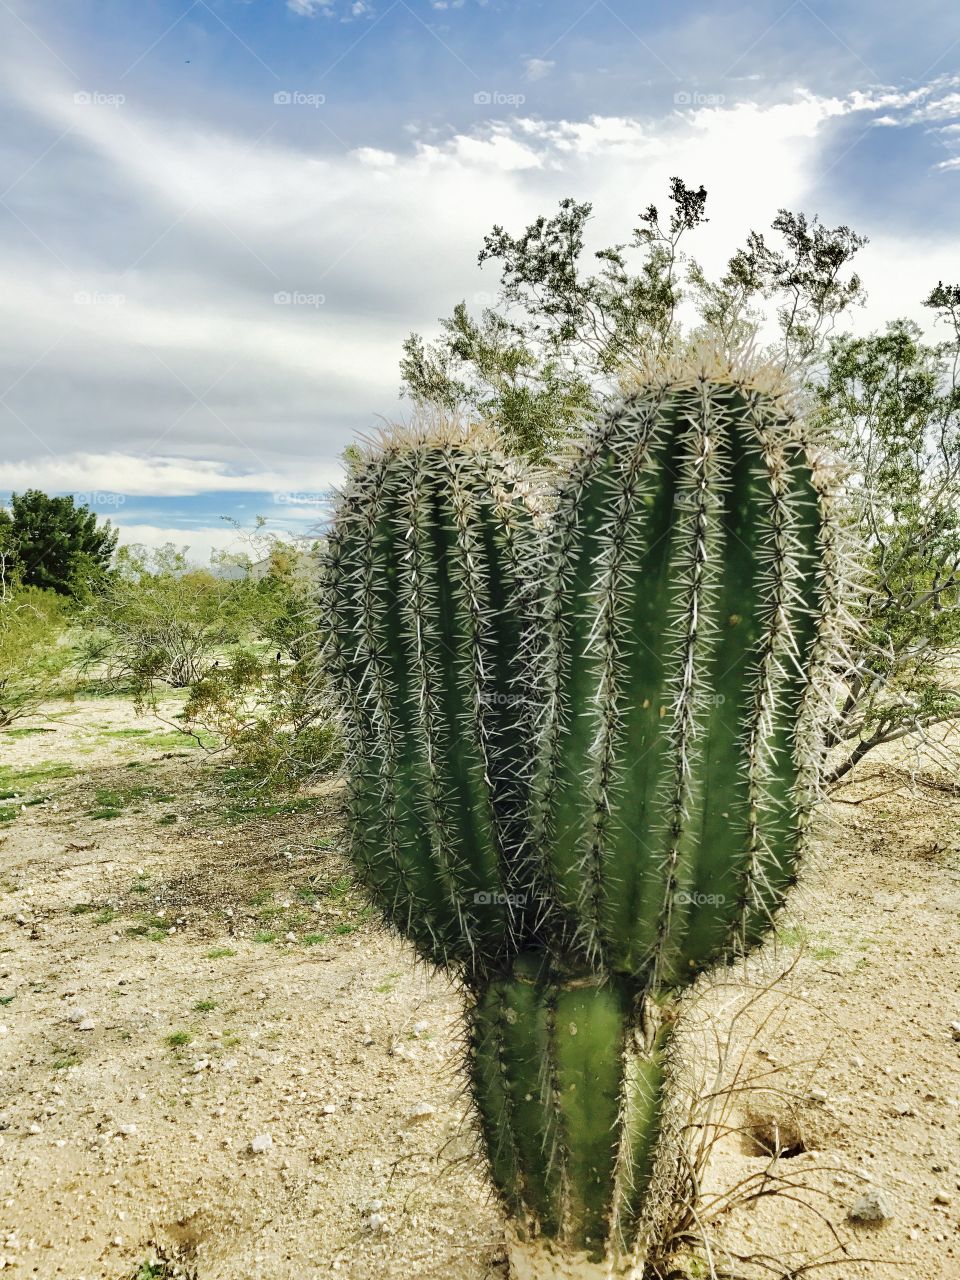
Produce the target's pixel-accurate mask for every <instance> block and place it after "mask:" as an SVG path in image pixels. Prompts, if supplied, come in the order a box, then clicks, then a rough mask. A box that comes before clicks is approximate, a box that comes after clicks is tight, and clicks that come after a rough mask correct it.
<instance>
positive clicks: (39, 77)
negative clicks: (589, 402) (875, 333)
mask: <svg viewBox="0 0 960 1280" xmlns="http://www.w3.org/2000/svg"><path fill="white" fill-rule="evenodd" d="M674 174H677V175H679V176H680V177H682V178H683V179H684V181H685V182H687V183H688V185H693V186H697V185H699V184H701V183H702V184H704V185H705V186H706V188H707V191H708V201H707V213H708V215H709V218H710V221H709V223H708V224H707V225H706V226H705V227H703V228H701V229H698V231H697V232H696V239H695V240H691V241H690V248H691V250H692V251H693V252H694V253H695V255H696V256H697V258H698V259H699V260H700V261H701V262H702V263H703V264H704V265H705V267H706V268H707V269H708V271H719V270H720V269H721V268H722V266H723V264H724V262H725V261H726V259H727V258H728V257H729V255H730V254H731V253H732V252H733V250H734V249H735V248H736V247H737V246H738V245H739V244H740V243H742V241H743V239H744V237H745V235H746V232H747V231H748V230H749V229H750V228H757V229H761V230H762V229H765V228H767V227H769V224H770V222H771V220H772V218H773V217H774V216H775V214H776V212H777V210H778V209H779V208H781V207H786V208H789V209H791V210H794V211H801V210H802V211H803V212H805V213H807V214H808V215H813V214H818V215H819V216H820V217H821V219H822V220H823V221H824V222H825V223H827V224H828V225H829V226H835V225H838V224H840V223H846V224H848V225H850V226H852V227H853V228H854V229H855V230H856V231H858V232H860V233H862V234H865V235H867V236H868V237H869V239H870V243H869V245H868V247H867V248H866V249H864V250H863V251H862V253H861V255H860V258H859V262H858V269H859V271H860V273H861V275H862V277H863V280H864V283H865V285H866V289H867V292H868V295H869V297H868V303H867V306H866V307H865V308H864V309H863V311H862V312H860V313H857V314H855V315H853V316H852V317H851V322H850V324H851V327H852V328H854V329H855V330H856V331H859V332H869V331H870V330H871V329H876V328H879V327H882V325H883V324H884V323H885V322H886V321H887V320H889V319H892V318H893V317H895V316H900V315H907V316H911V317H912V318H914V319H916V320H917V321H921V322H924V323H926V322H927V313H925V311H924V308H923V307H922V305H921V304H922V299H923V297H924V296H925V295H926V294H927V293H928V292H929V290H930V289H931V288H932V287H933V285H934V284H935V283H936V282H937V280H938V279H944V280H960V220H958V217H957V212H956V211H957V208H958V206H960V200H958V196H960V10H958V9H957V8H956V6H955V5H954V4H951V3H947V2H946V0H914V2H913V3H912V4H910V5H903V4H894V3H892V2H891V0H831V2H830V3H829V4H827V3H826V0H818V2H817V3H808V0H792V2H791V0H776V2H772V0H751V2H750V3H743V4H741V5H737V4H735V3H734V4H727V5H723V6H720V5H717V4H712V3H707V0H698V2H696V3H691V2H689V0H671V2H669V3H668V2H667V0H648V2H647V3H644V4H642V5H641V4H638V3H634V4H629V3H627V0H610V2H609V3H608V0H592V3H591V2H590V0H485V2H484V0H392V2H391V0H138V3H136V4H131V3H130V2H129V0H36V2H30V0H0V279H2V281H3V288H2V289H0V500H5V498H6V496H7V495H8V494H9V492H10V491H21V490H23V489H25V488H28V487H35V488H40V489H44V490H45V491H47V492H49V493H73V494H75V495H77V496H78V498H79V499H80V500H82V501H85V502H87V503H89V504H90V505H91V506H92V507H93V508H94V509H95V510H96V511H97V512H98V514H101V515H103V516H104V517H107V518H109V519H111V520H112V521H113V522H114V523H115V524H117V525H118V526H119V527H120V530H121V538H122V540H123V541H126V542H143V543H146V544H147V545H150V546H156V545H159V544H161V543H163V542H165V541H174V542H175V543H176V544H177V545H179V546H187V547H189V548H190V555H191V556H192V557H194V558H196V559H198V560H201V561H205V560H206V559H207V558H208V556H209V554H210V551H211V550H212V549H214V548H229V547H231V546H235V547H236V546H238V545H239V544H238V543H237V535H236V534H235V532H234V529H233V526H232V525H230V524H229V523H227V522H226V521H225V520H224V517H229V518H230V519H231V520H234V521H237V522H239V524H240V525H241V526H250V525H251V524H252V522H253V520H254V518H255V517H256V516H257V515H263V516H265V517H267V519H268V522H269V524H268V527H270V528H273V529H276V530H278V531H284V530H293V531H304V530H308V529H310V528H313V527H315V526H316V524H317V521H318V520H320V519H322V513H323V501H324V497H325V495H326V494H327V492H328V490H329V487H330V485H331V484H333V483H335V482H336V480H337V478H338V476H339V474H340V467H339V463H338V457H339V455H340V453H341V451H342V450H343V448H344V447H345V446H346V445H347V444H349V443H350V441H351V440H352V439H354V438H355V437H356V436H357V435H358V434H361V435H362V434H364V433H367V432H370V431H373V430H375V429H376V428H377V427H378V426H379V425H381V424H382V423H383V421H384V420H396V419H397V418H398V417H400V416H402V415H404V414H409V411H410V408H409V402H406V401H402V400H401V399H400V396H399V384H400V375H399V368H398V365H399V358H400V348H401V343H402V341H403V339H404V338H405V337H406V335H407V334H408V333H409V332H410V331H411V330H416V331H418V332H421V333H423V334H425V335H426V336H428V337H430V336H433V335H435V334H436V332H437V330H438V320H439V318H440V317H441V316H443V315H446V314H449V312H450V311H451V310H452V308H453V306H454V304H455V303H456V302H458V301H460V300H461V299H465V300H466V301H467V303H468V305H469V306H470V307H472V308H474V309H479V308H480V307H482V306H483V305H485V304H488V303H489V302H491V301H492V299H493V297H494V294H495V290H496V284H497V280H496V272H495V267H494V266H493V265H492V264H491V265H488V266H487V267H486V269H481V268H480V267H479V266H478V265H477V252H478V250H479V248H480V246H481V244H482V241H483V236H484V234H485V233H486V232H487V231H488V230H490V228H491V227H492V226H493V225H494V224H495V223H500V224H502V225H504V226H505V227H507V229H509V230H512V231H514V232H518V231H520V230H521V229H522V228H523V227H524V226H526V225H527V224H528V223H529V222H530V221H532V220H533V219H534V218H535V217H537V216H538V215H539V214H541V213H550V212H552V211H553V210H554V209H555V208H556V205H557V202H558V201H559V200H560V199H561V198H562V197H564V196H573V197H575V198H576V199H578V200H590V201H592V202H593V205H594V218H593V221H592V223H591V226H590V234H591V247H594V248H599V247H601V246H603V245H605V244H609V243H614V242H617V241H622V240H625V239H627V238H628V235H629V230H630V228H631V227H632V226H634V225H635V224H636V221H637V214H638V212H639V211H640V210H641V209H643V208H645V207H646V206H647V205H648V204H649V203H650V202H651V201H653V202H661V203H663V202H665V200H666V191H667V183H668V180H669V178H670V177H671V176H672V175H674Z"/></svg>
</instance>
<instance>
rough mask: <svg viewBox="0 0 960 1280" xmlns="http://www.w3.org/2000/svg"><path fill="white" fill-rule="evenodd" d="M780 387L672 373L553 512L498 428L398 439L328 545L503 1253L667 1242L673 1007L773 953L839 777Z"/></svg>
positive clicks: (337, 616) (372, 842)
mask: <svg viewBox="0 0 960 1280" xmlns="http://www.w3.org/2000/svg"><path fill="white" fill-rule="evenodd" d="M778 385H779V384H778V382H777V379H776V376H775V375H774V374H773V373H772V372H771V371H770V370H767V371H758V370H756V369H753V368H750V367H747V366H744V367H742V368H741V367H738V366H724V365H723V362H722V360H718V359H717V357H716V355H715V353H711V354H710V355H709V356H702V357H701V359H700V360H699V361H698V362H685V361H682V360H669V361H667V362H666V366H665V371H664V370H663V369H661V371H660V372H658V373H657V374H654V375H652V376H651V377H650V378H649V379H648V380H647V381H645V382H644V383H642V384H641V387H640V389H639V390H638V391H637V392H635V393H634V394H633V395H631V396H630V397H629V398H628V400H627V401H626V403H625V404H623V405H621V406H620V407H618V408H617V409H616V410H615V411H614V412H612V413H610V414H609V415H607V416H606V417H605V418H604V419H603V420H601V422H600V423H599V425H598V426H596V427H595V428H594V429H593V430H592V431H591V432H590V433H589V434H588V436H587V437H586V439H585V440H584V441H583V442H582V443H581V445H580V446H579V447H578V449H577V451H576V454H575V457H574V460H573V462H572V465H571V466H570V468H569V470H568V471H567V472H566V474H565V475H564V476H562V477H561V480H560V483H559V487H558V491H557V493H556V494H555V495H554V496H553V499H552V501H551V502H550V504H549V505H550V510H551V516H550V517H549V519H545V518H544V517H543V516H542V515H541V514H540V513H539V512H538V510H537V509H536V507H535V506H534V505H533V504H531V501H530V500H529V497H528V492H529V478H528V477H526V476H524V474H523V472H522V470H521V469H519V468H517V467H516V466H515V465H511V464H510V463H508V461H507V460H506V458H505V457H503V456H502V455H500V454H498V453H497V452H495V451H493V450H492V449H491V447H490V445H489V437H488V436H486V435H484V434H483V433H478V432H472V433H467V432H463V431H461V430H458V429H456V428H451V427H446V428H437V427H434V428H432V429H428V430H422V431H421V430H416V429H415V430H410V431H401V432H397V433H395V434H394V435H393V436H391V437H388V438H387V439H386V440H385V442H384V443H383V445H382V447H381V448H380V449H379V450H376V451H373V452H371V454H370V455H369V456H368V458H367V459H366V460H365V462H363V463H358V464H357V465H356V466H355V467H354V471H353V476H352V479H351V482H350V484H349V486H348V488H347V490H346V492H345V494H344V496H343V498H342V500H341V503H340V506H339V509H338V512H337V516H336V519H335V521H334V525H333V528H332V530H331V532H330V535H329V540H328V550H327V562H326V578H325V584H324V593H323V598H324V605H325V620H326V625H327V627H328V629H329V633H330V660H331V665H332V670H333V673H334V679H335V682H336V687H337V692H338V694H339V696H340V698H341V702H342V708H343V714H344V718H345V721H346V724H347V730H348V748H349V763H350V787H349V805H350V815H351V840H352V844H351V857H352V860H353V862H354V865H355V866H356V868H357V871H358V873H359V876H360V878H361V880H362V882H363V883H364V884H365V885H366V887H367V889H368V890H369V891H370V893H371V894H372V896H373V897H374V898H375V900H376V901H377V903H378V904H379V905H380V907H381V908H382V910H383V911H384V913H385V915H386V917H387V919H388V920H390V921H391V922H392V923H393V924H394V925H396V926H397V927H398V928H399V929H400V930H401V931H402V932H403V933H404V934H406V936H407V937H408V938H410V939H411V940H412V941H413V942H414V944H415V945H416V947H417V948H418V950H419V951H420V952H421V954H423V955H424V956H425V957H426V958H427V959H428V961H430V962H431V963H433V964H436V965H441V964H442V965H446V966H448V967H450V968H452V969H453V970H454V971H455V972H456V973H457V974H459V975H460V976H461V977H462V978H463V980H464V982H465V983H466V985H467V988H468V991H469V993H470V996H471V1003H470V1012H469V1032H468V1045H469V1070H470V1079H471V1084H472V1090H473V1095H474V1100H475V1102H476V1106H477V1115H478V1118H479V1123H480V1127H481V1131H482V1134H483V1137H484V1140H485V1145H486V1148H487V1152H488V1155H489V1158H490V1165H491V1171H492V1175H493V1179H494V1182H495V1184H496V1186H497V1188H498V1190H499V1192H500V1194H501V1197H502V1199H503V1201H504V1203H505V1205H506V1207H507V1209H508V1211H509V1213H510V1215H511V1218H512V1219H513V1229H514V1230H515V1231H516V1233H517V1235H518V1236H519V1237H520V1239H521V1240H523V1239H525V1238H526V1237H535V1238H536V1237H542V1238H545V1239H546V1240H548V1241H552V1242H553V1245H552V1246H551V1247H555V1248H556V1249H557V1250H558V1251H559V1252H560V1253H562V1254H564V1255H566V1256H567V1258H568V1259H569V1257H570V1256H571V1255H580V1256H581V1257H583V1258H587V1259H589V1261H591V1262H593V1263H596V1264H597V1265H598V1268H599V1266H600V1265H601V1264H603V1263H604V1260H606V1262H607V1263H610V1262H611V1261H615V1262H616V1263H618V1264H619V1263H620V1262H622V1259H623V1254H624V1253H625V1252H629V1251H630V1250H631V1249H632V1248H633V1247H634V1245H636V1244H638V1243H639V1242H640V1241H641V1239H642V1236H643V1232H644V1231H645V1230H646V1229H647V1226H645V1225H644V1224H645V1223H646V1224H647V1225H648V1224H649V1214H650V1211H651V1208H652V1202H653V1200H654V1199H655V1196H654V1195H653V1194H652V1192H651V1190H650V1189H651V1184H652V1179H653V1177H654V1169H655V1162H656V1151H657V1144H658V1141H659V1131H660V1125H661V1117H662V1113H663V1107H664V1098H665V1088H666V1084H665V1081H666V1078H667V1058H666V1053H667V1047H668V1043H669V1039H670V1026H671V1024H672V1020H673V1017H674V1016H675V1014H674V1010H673V1009H672V1002H673V1000H674V998H675V996H676V993H677V992H679V991H680V990H682V989H683V988H685V987H686V986H687V985H689V983H690V982H691V981H692V980H693V978H694V977H695V976H696V974H697V973H698V972H699V971H700V970H702V969H703V968H706V967H709V966H712V965H715V964H717V963H718V962H720V961H722V960H724V959H727V958H729V957H731V956H734V955H739V954H743V953H745V952H746V951H747V950H749V949H750V948H751V947H752V946H754V945H756V943H757V942H758V941H759V940H760V939H761V938H762V937H763V936H764V935H765V933H766V932H767V930H768V929H769V927H770V923H771V921H772V919H773V916H774V914H775V912H776V911H777V909H778V908H779V906H780V904H781V903H782V901H783V898H784V895H785V893H786V891H787V889H788V887H789V886H790V884H792V882H793V880H794V879H795V876H796V869H797V862H798V859H799V857H800V856H801V853H802V850H803V844H804V835H805V831H806V820H807V815H808V812H809V809H810V806H811V804H812V801H813V798H814V795H815V793H816V788H817V783H818V779H819V774H820V767H821V763H822V753H823V732H822V731H823V721H824V711H825V705H826V702H825V699H826V698H827V697H828V696H829V683H828V681H826V679H824V678H823V677H824V676H825V669H826V667H827V665H828V663H829V660H830V659H831V657H832V653H833V647H834V641H835V627H836V615H837V605H838V594H839V591H840V567H839V565H838V552H837V542H836V530H835V527H834V524H833V521H832V520H831V519H830V518H829V514H828V510H829V508H828V503H827V500H826V498H825V497H824V495H823V493H822V480H821V477H820V474H819V470H818V466H817V464H816V463H815V461H814V459H813V456H812V453H811V451H810V450H809V449H808V447H807V446H806V445H805V444H804V443H802V442H803V440H804V439H805V436H804V434H803V430H802V428H801V427H800V426H799V424H797V423H796V422H795V421H794V420H793V419H792V417H791V415H790V413H789V412H788V410H787V409H786V407H785V404H784V401H783V400H782V399H781V398H780V395H779V391H778V390H777V387H778ZM584 1274H587V1272H584ZM590 1274H593V1272H591V1273H590ZM596 1274H600V1270H599V1269H598V1270H597V1272H596ZM603 1274H609V1273H608V1272H606V1271H605V1272H603Z"/></svg>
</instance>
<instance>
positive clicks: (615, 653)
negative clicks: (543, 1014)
mask: <svg viewBox="0 0 960 1280" xmlns="http://www.w3.org/2000/svg"><path fill="white" fill-rule="evenodd" d="M790 426H791V423H790V420H789V418H788V417H787V416H786V415H785V413H784V412H783V410H782V409H781V408H780V407H779V406H778V405H777V404H776V402H775V401H773V400H772V399H771V398H770V397H769V396H767V395H764V394H762V393H760V392H757V391H755V390H751V389H750V388H744V387H741V386H738V385H736V384H733V383H726V384H724V383H706V382H702V383H700V384H697V383H696V382H691V383H690V384H689V385H683V384H679V385H678V384H676V383H670V384H667V385H662V386H660V387H654V388H648V389H646V390H645V391H644V392H643V393H642V394H640V395H639V396H637V397H635V398H633V399H631V400H629V401H628V402H627V403H626V405H625V406H623V407H622V408H621V409H620V410H619V411H618V412H617V413H616V414H615V415H613V416H612V417H611V418H610V419H608V421H607V422H606V423H605V424H604V425H603V426H602V427H601V428H600V429H599V430H598V431H597V432H596V434H595V435H594V436H593V437H592V438H591V439H590V440H589V441H588V442H587V443H586V445H585V446H584V448H583V450H582V451H581V453H580V456H579V458H578V459H577V461H576V463H575V465H574V468H573V472H572V475H571V477H570V479H569V480H568V481H567V483H566V484H565V486H564V488H563V489H562V491H561V495H560V501H559V506H558V509H557V513H556V519H555V526H554V528H555V548H554V561H553V575H552V579H551V582H550V584H549V588H548V598H547V607H546V627H547V631H548V641H549V645H548V671H547V677H546V683H547V687H548V688H549V689H550V690H551V694H552V701H551V705H550V708H549V716H548V721H547V726H546V730H545V733H544V737H543V740H542V743H541V752H540V756H539V759H538V772H537V781H536V788H535V793H536V799H537V811H536V844H537V848H538V851H539V853H540V856H541V859H542V863H543V865H544V867H545V868H546V869H547V872H548V876H549V885H550V892H551V894H552V896H553V897H554V898H555V899H556V901H557V903H558V904H559V906H560V909H561V912H562V915H563V917H564V934H565V938H566V945H567V947H568V948H569V949H570V951H572V952H573V953H574V954H578V955H580V956H581V957H582V959H583V960H584V961H585V962H586V963H588V964H590V965H591V966H593V967H596V968H598V969H600V970H602V971H606V972H614V973H619V974H622V975H623V976H625V977H627V978H629V979H632V980H634V981H643V982H646V983H647V984H648V985H649V986H652V987H659V986H660V985H662V984H663V983H667V984H669V985H682V984H683V983H685V982H686V981H688V980H689V977H690V975H691V974H693V973H695V972H697V971H699V970H700V969H702V968H704V967H706V966H709V965H711V964H714V963H716V962H717V961H718V960H721V959H723V958H725V957H727V956H730V955H733V954H736V953H737V952H738V951H739V952H742V950H743V949H744V947H745V946H746V944H747V942H748V940H749V941H750V942H753V941H754V940H756V938H757V937H759V936H760V935H761V934H762V933H763V932H764V931H765V930H766V929H767V928H769V926H770V922H771V920H772V916H773V913H774V912H775V911H776V909H777V907H778V906H779V905H780V903H781V901H782V898H783V895H784V893H785V891H786V889H787V887H788V886H789V884H790V883H792V881H793V880H794V878H795V875H796V866H797V859H798V856H799V851H800V846H801V839H800V837H801V835H802V831H803V815H804V814H805V813H806V811H807V809H808V807H809V801H810V798H811V796H810V785H809V779H810V773H811V770H812V769H815V767H816V758H815V757H816V744H815V742H814V741H813V738H812V733H811V729H810V725H809V719H810V716H811V715H812V714H813V710H814V706H815V704H816V701H817V695H816V690H815V687H814V683H813V682H814V681H815V666H814V664H813V658H814V650H815V648H816V646H817V642H818V634H819V628H820V619H821V616H822V614H823V605H824V604H825V602H826V597H827V594H828V586H829V584H828V583H827V582H826V574H825V572H821V570H820V568H819V566H820V563H821V555H820V547H821V544H822V541H823V525H824V517H823V509H822V506H821V503H820V501H819V493H818V490H817V487H816V484H815V481H814V477H813V472H812V470H811V468H810V466H809V464H808V463H807V462H806V460H805V458H804V455H803V452H802V451H801V450H800V449H799V448H798V447H797V446H796V445H795V444H794V443H792V442H791V438H790ZM804 713H806V715H805V714H804Z"/></svg>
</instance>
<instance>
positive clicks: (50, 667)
mask: <svg viewBox="0 0 960 1280" xmlns="http://www.w3.org/2000/svg"><path fill="white" fill-rule="evenodd" d="M69 625H70V616H69V611H68V607H67V603H66V602H65V601H64V600H63V598H62V597H61V596H58V595H57V594H56V593H55V592H53V591H41V590H40V589H39V587H19V586H16V587H12V588H10V589H7V590H5V591H4V593H3V595H2V597H0V729H6V728H8V727H9V726H10V725H12V724H13V723H14V721H16V720H19V719H21V718H22V717H23V716H28V715H32V714H34V713H35V712H36V711H38V710H39V709H40V707H41V706H42V705H43V703H44V702H47V701H49V699H51V698H54V697H57V696H59V695H62V694H64V693H66V692H67V685H66V683H65V676H66V674H67V671H68V669H69V667H70V666H71V664H72V662H73V660H74V656H75V655H74V653H73V650H72V649H71V647H70V645H69V644H68V639H67V633H68V629H69Z"/></svg>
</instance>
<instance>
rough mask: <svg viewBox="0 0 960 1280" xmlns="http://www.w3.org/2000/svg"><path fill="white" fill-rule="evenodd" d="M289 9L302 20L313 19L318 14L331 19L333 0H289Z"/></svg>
mask: <svg viewBox="0 0 960 1280" xmlns="http://www.w3.org/2000/svg"><path fill="white" fill-rule="evenodd" d="M287 8H288V9H291V10H292V11H293V12H294V13H296V14H299V15H300V17H302V18H312V17H314V16H315V15H316V14H318V13H322V14H325V15H326V16H327V17H329V16H330V14H331V13H332V12H333V0H287Z"/></svg>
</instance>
